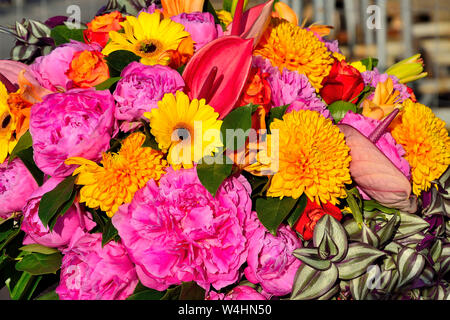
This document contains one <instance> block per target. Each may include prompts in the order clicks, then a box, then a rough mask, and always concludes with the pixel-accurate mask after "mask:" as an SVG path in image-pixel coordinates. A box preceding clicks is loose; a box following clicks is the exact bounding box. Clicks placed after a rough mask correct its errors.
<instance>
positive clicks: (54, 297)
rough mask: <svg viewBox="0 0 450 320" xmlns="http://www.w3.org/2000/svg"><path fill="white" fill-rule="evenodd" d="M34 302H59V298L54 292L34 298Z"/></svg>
mask: <svg viewBox="0 0 450 320" xmlns="http://www.w3.org/2000/svg"><path fill="white" fill-rule="evenodd" d="M36 300H59V296H58V294H57V293H56V291H50V292H49V293H46V294H43V295H42V296H39V297H37V298H36Z"/></svg>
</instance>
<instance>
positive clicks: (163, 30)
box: [102, 12, 189, 65]
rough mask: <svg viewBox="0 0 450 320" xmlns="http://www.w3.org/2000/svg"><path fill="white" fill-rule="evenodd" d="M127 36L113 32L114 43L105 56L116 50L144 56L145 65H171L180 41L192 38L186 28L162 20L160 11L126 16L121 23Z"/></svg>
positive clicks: (106, 49)
mask: <svg viewBox="0 0 450 320" xmlns="http://www.w3.org/2000/svg"><path fill="white" fill-rule="evenodd" d="M120 24H121V25H122V26H123V28H124V33H121V32H117V31H111V32H110V33H109V36H110V38H111V41H110V42H109V43H108V44H107V45H106V47H105V48H104V49H103V51H102V53H103V54H104V55H109V54H110V53H111V52H114V51H117V50H127V51H131V52H133V53H134V54H136V55H137V56H139V57H141V63H143V64H146V65H155V64H162V65H168V64H169V63H170V58H171V55H172V53H171V52H172V51H173V50H177V49H178V46H179V45H180V43H181V41H182V40H183V39H184V38H186V37H188V36H189V33H188V32H187V31H185V29H184V26H183V25H182V24H180V23H176V22H174V21H172V20H171V19H162V20H161V14H160V13H159V12H155V13H152V14H149V13H146V12H142V13H141V14H140V15H139V16H138V17H137V18H136V17H133V16H127V17H126V21H124V22H121V23H120Z"/></svg>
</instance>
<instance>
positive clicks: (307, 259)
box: [292, 248, 331, 271]
mask: <svg viewBox="0 0 450 320" xmlns="http://www.w3.org/2000/svg"><path fill="white" fill-rule="evenodd" d="M292 254H293V255H294V256H295V257H296V258H297V259H299V260H301V261H302V262H303V263H306V264H307V265H309V266H310V267H311V268H314V269H317V270H321V271H324V270H328V269H329V268H330V267H331V261H330V260H322V259H321V258H320V256H319V253H318V249H317V248H300V249H297V250H295V251H294V252H293V253H292Z"/></svg>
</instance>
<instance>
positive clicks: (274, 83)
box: [253, 56, 330, 118]
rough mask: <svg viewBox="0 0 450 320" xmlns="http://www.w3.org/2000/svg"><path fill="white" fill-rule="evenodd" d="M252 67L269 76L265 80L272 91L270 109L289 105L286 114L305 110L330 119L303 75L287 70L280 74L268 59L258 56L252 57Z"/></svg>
mask: <svg viewBox="0 0 450 320" xmlns="http://www.w3.org/2000/svg"><path fill="white" fill-rule="evenodd" d="M253 67H257V68H259V69H260V70H261V72H263V73H268V74H269V75H270V76H269V77H268V78H267V80H268V81H269V84H270V88H271V90H272V107H281V106H285V105H290V106H289V108H288V109H287V110H286V112H291V111H293V110H297V111H298V110H301V109H305V110H312V111H317V112H320V113H321V114H322V115H323V116H324V117H326V118H329V117H330V112H329V111H328V109H327V108H326V105H325V103H324V102H323V101H322V100H321V99H320V98H319V97H318V96H317V94H316V90H315V89H314V88H313V86H312V85H311V83H310V82H309V80H308V78H307V77H306V76H305V75H303V74H300V73H298V72H297V71H289V70H287V69H284V70H283V73H282V74H281V73H280V71H279V70H278V68H276V67H274V66H272V64H271V63H270V61H269V60H268V59H264V58H263V57H260V56H255V57H253Z"/></svg>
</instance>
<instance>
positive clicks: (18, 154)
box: [8, 131, 44, 186]
mask: <svg viewBox="0 0 450 320" xmlns="http://www.w3.org/2000/svg"><path fill="white" fill-rule="evenodd" d="M15 158H20V160H22V162H23V164H24V165H25V166H26V167H27V169H28V171H29V172H30V173H31V175H32V176H33V178H34V179H35V180H36V182H37V184H38V185H39V186H41V185H42V184H43V182H44V173H43V172H42V171H41V170H40V169H39V168H38V167H37V166H36V163H35V162H34V159H33V140H32V138H31V134H30V131H27V132H25V133H24V134H23V135H22V136H21V137H20V139H19V141H18V142H17V144H16V146H15V147H14V149H13V151H12V152H11V155H10V157H9V162H8V163H11V161H13V160H14V159H15Z"/></svg>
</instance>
